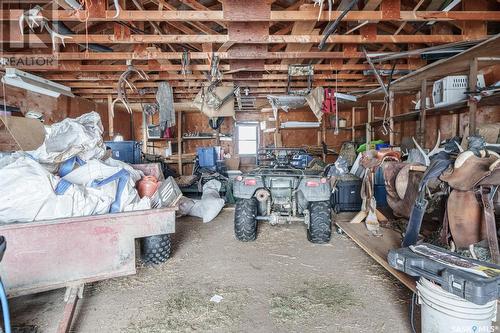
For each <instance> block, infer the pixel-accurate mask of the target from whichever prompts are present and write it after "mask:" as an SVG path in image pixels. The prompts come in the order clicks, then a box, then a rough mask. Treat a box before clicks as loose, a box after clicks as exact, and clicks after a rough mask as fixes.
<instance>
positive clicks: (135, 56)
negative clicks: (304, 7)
mask: <svg viewBox="0 0 500 333" xmlns="http://www.w3.org/2000/svg"><path fill="white" fill-rule="evenodd" d="M208 45H211V44H210V43H208ZM216 54H217V56H219V58H220V59H255V58H256V57H257V58H259V59H295V60H297V59H353V58H358V59H364V58H365V55H364V53H363V52H319V51H297V52H293V51H285V52H265V53H259V54H258V55H253V54H248V55H233V54H232V53H230V52H217V53H216ZM390 54H392V52H377V55H390ZM30 55H32V54H31V53H27V54H24V53H3V54H2V57H7V58H10V59H17V58H22V57H25V56H30ZM37 56H47V57H50V56H54V58H55V59H57V60H58V61H69V60H103V59H106V60H159V59H168V60H181V59H182V56H183V52H159V51H149V50H148V49H146V50H144V51H143V52H141V51H136V52H112V53H111V52H110V53H105V54H104V53H100V52H60V53H55V54H46V55H43V54H37ZM211 56H212V52H209V51H205V50H204V52H190V53H189V57H190V58H191V59H192V60H206V59H210V58H211Z"/></svg>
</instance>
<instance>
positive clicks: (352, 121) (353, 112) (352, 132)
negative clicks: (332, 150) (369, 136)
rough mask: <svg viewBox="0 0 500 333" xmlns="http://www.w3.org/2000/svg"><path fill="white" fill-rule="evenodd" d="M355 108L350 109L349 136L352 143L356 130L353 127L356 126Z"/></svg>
mask: <svg viewBox="0 0 500 333" xmlns="http://www.w3.org/2000/svg"><path fill="white" fill-rule="evenodd" d="M355 112H356V107H354V106H353V107H352V111H351V134H352V141H354V137H355V136H356V129H355V128H354V126H356V114H355Z"/></svg>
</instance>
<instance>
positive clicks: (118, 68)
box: [17, 64, 420, 72]
mask: <svg viewBox="0 0 500 333" xmlns="http://www.w3.org/2000/svg"><path fill="white" fill-rule="evenodd" d="M135 67H136V68H140V69H142V70H144V71H146V72H168V71H181V70H182V66H181V65H135ZM17 68H19V69H21V70H27V71H33V72H75V71H79V72H124V71H126V70H127V65H68V66H67V65H65V64H58V66H57V67H47V66H17ZM376 68H377V69H387V70H390V69H391V68H392V66H391V65H390V64H387V65H377V66H376ZM418 68H420V66H415V65H408V64H397V65H396V69H400V70H415V69H418ZM190 69H191V70H193V71H208V70H210V66H208V65H191V66H190ZM219 69H221V70H222V71H229V69H230V68H229V65H220V66H219ZM368 69H371V67H370V66H369V65H368V64H343V65H332V64H319V65H315V66H314V70H315V71H318V72H319V71H343V70H351V71H352V70H357V71H362V70H368ZM241 71H246V72H262V71H280V72H288V65H280V64H278V65H264V68H244V69H242V70H241Z"/></svg>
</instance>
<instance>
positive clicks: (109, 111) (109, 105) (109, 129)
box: [108, 95, 115, 140]
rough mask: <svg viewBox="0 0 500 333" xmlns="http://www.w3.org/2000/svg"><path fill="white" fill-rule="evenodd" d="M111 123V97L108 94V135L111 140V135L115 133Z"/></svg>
mask: <svg viewBox="0 0 500 333" xmlns="http://www.w3.org/2000/svg"><path fill="white" fill-rule="evenodd" d="M113 125H114V123H113V97H111V95H108V135H109V139H110V140H113V136H114V135H115V130H114V126H113Z"/></svg>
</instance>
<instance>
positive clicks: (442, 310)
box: [417, 277, 497, 333]
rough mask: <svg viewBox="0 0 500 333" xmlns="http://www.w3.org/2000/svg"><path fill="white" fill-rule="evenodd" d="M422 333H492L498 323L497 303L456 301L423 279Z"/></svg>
mask: <svg viewBox="0 0 500 333" xmlns="http://www.w3.org/2000/svg"><path fill="white" fill-rule="evenodd" d="M417 293H418V300H419V304H420V305H421V318H422V333H448V332H449V333H490V332H493V330H492V329H493V328H492V324H491V323H492V322H493V321H495V320H496V314H497V301H496V300H494V301H491V302H489V303H487V304H485V305H477V304H474V303H472V302H469V301H466V300H464V299H462V298H460V297H457V296H455V295H453V294H451V293H449V292H447V291H445V290H444V289H443V288H441V287H440V286H438V285H436V284H434V283H432V282H431V281H429V280H427V279H425V278H423V277H422V278H420V280H419V281H418V282H417Z"/></svg>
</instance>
